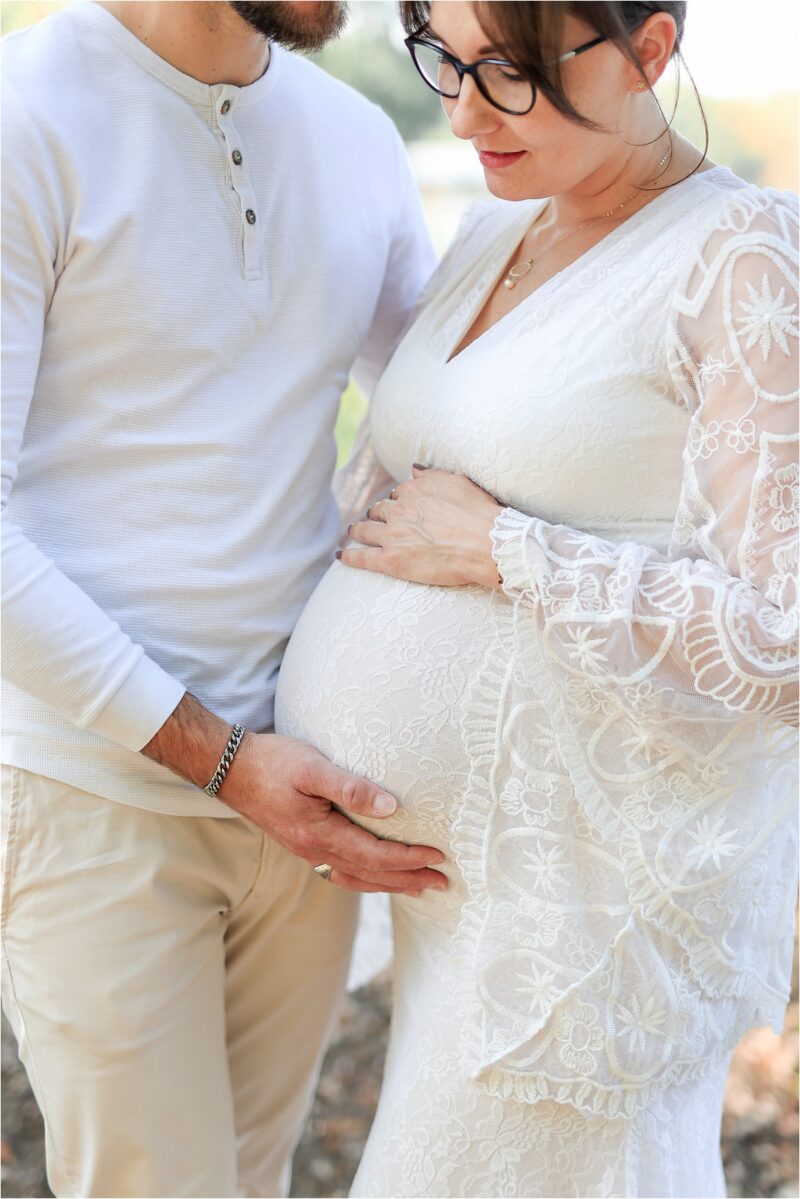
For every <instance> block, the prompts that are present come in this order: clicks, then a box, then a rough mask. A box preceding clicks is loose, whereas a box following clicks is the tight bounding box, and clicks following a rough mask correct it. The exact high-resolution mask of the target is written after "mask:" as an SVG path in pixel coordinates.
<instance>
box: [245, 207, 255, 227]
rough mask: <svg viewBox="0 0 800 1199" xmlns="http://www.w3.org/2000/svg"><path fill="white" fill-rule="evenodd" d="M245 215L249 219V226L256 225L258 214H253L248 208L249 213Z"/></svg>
mask: <svg viewBox="0 0 800 1199" xmlns="http://www.w3.org/2000/svg"><path fill="white" fill-rule="evenodd" d="M244 215H245V217H246V218H247V223H248V225H255V223H256V214H255V213H254V212H253V210H252V208H248V210H247V212H246V213H245V214H244Z"/></svg>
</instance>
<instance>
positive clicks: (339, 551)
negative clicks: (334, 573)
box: [333, 550, 342, 558]
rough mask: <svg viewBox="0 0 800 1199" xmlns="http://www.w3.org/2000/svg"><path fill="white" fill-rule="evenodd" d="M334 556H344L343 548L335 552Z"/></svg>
mask: <svg viewBox="0 0 800 1199" xmlns="http://www.w3.org/2000/svg"><path fill="white" fill-rule="evenodd" d="M333 556H334V558H341V556H342V551H341V550H337V551H336V553H335V554H334V555H333Z"/></svg>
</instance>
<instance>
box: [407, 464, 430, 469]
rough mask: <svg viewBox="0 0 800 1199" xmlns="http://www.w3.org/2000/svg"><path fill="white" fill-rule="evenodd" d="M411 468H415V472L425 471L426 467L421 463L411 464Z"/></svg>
mask: <svg viewBox="0 0 800 1199" xmlns="http://www.w3.org/2000/svg"><path fill="white" fill-rule="evenodd" d="M411 465H412V466H416V468H417V470H427V469H428V468H427V466H423V465H422V463H421V462H412V463H411Z"/></svg>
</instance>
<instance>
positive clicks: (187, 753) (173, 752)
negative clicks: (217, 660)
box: [141, 691, 231, 788]
mask: <svg viewBox="0 0 800 1199" xmlns="http://www.w3.org/2000/svg"><path fill="white" fill-rule="evenodd" d="M230 729H231V726H230V725H229V724H228V723H227V721H225V720H222V719H221V717H219V716H216V715H215V714H214V713H213V712H209V710H208V708H204V707H203V705H202V704H201V703H200V701H199V700H198V699H195V697H194V696H193V695H191V694H190V693H189V692H188V691H187V692H186V694H185V695H184V696H183V699H182V700H181V701H180V703H179V704H178V706H177V707H176V708H175V710H174V712H173V713H172V715H171V716H169V717H168V718H167V719H166V720H165V722H164V724H163V725H162V726H161V728H160V729H159V730H158V732H157V733H156V735H155V736H154V737H152V738H151V740H150V741H148V743H147V745H145V746H143V748H142V750H141V752H142V753H143V754H144V756H145V757H147V758H150V759H151V760H152V761H154V762H158V763H159V765H160V766H166V767H167V769H168V770H172V771H173V772H174V773H175V774H179V775H180V776H181V778H184V779H186V780H187V781H188V782H190V783H194V784H195V786H197V787H201V788H202V787H205V786H206V784H207V783H208V781H209V779H211V778H212V776H213V775H214V772H215V771H216V769H217V766H218V765H219V761H220V758H221V757H222V754H223V751H224V749H225V746H226V745H227V743H228V738H229V737H230Z"/></svg>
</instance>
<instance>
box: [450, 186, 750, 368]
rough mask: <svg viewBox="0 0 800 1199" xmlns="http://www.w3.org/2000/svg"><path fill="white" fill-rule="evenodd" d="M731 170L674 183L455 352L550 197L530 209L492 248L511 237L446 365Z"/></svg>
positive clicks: (497, 250) (493, 251)
mask: <svg viewBox="0 0 800 1199" xmlns="http://www.w3.org/2000/svg"><path fill="white" fill-rule="evenodd" d="M727 170H728V168H727V167H725V166H715V167H710V168H709V169H708V170H707V171H700V172H699V173H698V174H695V175H690V176H689V177H688V178H687V179H682V180H681V181H680V183H676V184H674V185H673V186H672V187H671V188H670V189H669V190H668V191H666V192H662V193H661V195H660V196H656V197H655V199H653V200H651V201H650V203H649V204H645V205H644V207H643V208H639V209H637V211H636V212H634V213H631V215H630V216H629V217H628V218H627V219H626V220H624V221H623V222H622V224H620V225H617V227H616V229H612V230H611V231H610V233H606V235H605V237H601V238H600V240H599V241H596V242H595V243H594V245H592V246H589V248H588V249H586V250H584V251H583V253H582V254H579V255H578V257H577V258H574V259H573V260H572V262H568V263H567V264H566V266H563V267H562V268H561V270H560V271H556V273H555V274H554V275H551V276H550V278H549V279H545V281H544V283H541V284H540V285H539V286H538V287H536V288H534V290H533V291H531V292H529V293H528V295H527V296H525V297H524V298H523V299H522V300H520V302H519V303H518V304H515V305H514V307H513V308H509V310H508V312H504V313H503V315H502V316H500V317H498V319H497V320H496V321H495V322H494V323H493V324H491V325H489V327H488V329H484V330H483V332H482V333H479V334H478V336H477V337H473V339H472V341H470V342H468V343H467V345H465V346H464V348H463V349H462V350H459V351H458V353H455V351H456V349H457V347H458V346H460V345H461V342H462V341H463V340H464V338H465V337H466V335H467V333H468V332H469V331H470V329H471V328H472V326H473V325H474V324H475V321H476V320H477V319H478V316H479V315H480V313H481V312H482V311H483V308H484V305H485V304H486V301H487V300H488V299H489V296H490V295H491V294H492V292H493V291H494V289H495V288H496V287H497V284H498V282H499V281H500V279H501V278H502V276H503V275H504V274H506V267H507V265H508V260H509V258H510V257H511V252H512V250H513V249H514V247H515V246H518V245H519V243H520V242H521V240H522V238H523V237H524V235H525V231H526V230H527V229H529V228H530V227H531V225H532V224H533V223H534V221H536V220H537V219H538V217H539V216H540V215H541V213H542V212H543V211H544V209H545V207H546V205H547V204H548V203H549V197H548V199H546V200H545V201H544V202H543V203H542V205H541V206H540V207H539V208H538V209H528V211H527V212H526V213H524V215H523V216H522V217H520V219H519V221H518V222H515V223H514V224H513V225H512V226H511V227H510V229H509V230H507V231H506V235H505V236H503V238H501V239H498V241H497V242H496V243H495V244H494V245H493V246H492V247H491V249H490V251H489V253H490V254H491V256H492V258H495V257H496V256H498V255H499V253H500V249H501V247H503V248H504V247H505V245H506V236H507V238H508V244H507V248H504V253H503V257H502V260H501V266H500V267H499V269H498V270H496V271H494V272H492V273H491V274H489V273H488V264H487V268H486V286H485V287H483V288H481V290H480V292H479V294H478V297H477V299H476V300H475V302H474V303H473V304H472V305H470V310H469V313H468V315H467V318H466V321H465V322H461V324H460V326H459V329H458V332H457V336H456V338H455V339H453V340H452V341H451V342H450V343H449V347H450V348H449V350H448V352H447V355H446V357H445V361H444V365H445V366H452V365H454V364H455V363H456V362H460V361H461V358H462V357H463V355H464V354H466V353H467V352H468V351H469V350H471V349H472V347H473V346H476V345H478V344H479V343H480V342H482V341H483V339H484V338H485V337H488V336H489V334H490V333H492V332H494V330H495V329H497V328H499V326H501V325H502V324H504V322H505V321H507V320H508V319H509V318H510V317H512V316H513V315H514V314H515V313H517V312H519V311H520V310H521V309H523V308H525V307H526V306H527V305H528V303H529V301H531V300H533V299H534V298H535V297H537V296H541V294H542V292H546V291H547V290H548V289H549V288H550V287H551V286H553V285H555V284H556V283H557V282H560V281H561V280H563V279H564V278H565V276H567V275H568V274H569V273H570V272H571V271H572V269H573V268H574V267H577V266H581V267H583V266H585V265H586V263H587V262H589V261H591V260H592V259H593V258H595V257H596V256H597V255H598V254H599V253H600V252H601V251H603V250H606V249H608V247H609V246H611V245H613V244H614V243H615V242H616V241H618V240H619V238H620V237H621V236H622V235H623V234H627V233H629V232H630V231H631V229H633V228H635V227H636V225H638V224H639V223H640V222H639V218H640V217H644V216H646V215H649V214H650V213H651V212H652V211H653V209H654V208H657V209H660V208H662V207H663V204H662V201H664V200H667V199H669V198H670V197H674V196H675V195H676V194H682V193H683V190H684V185H685V184H688V183H691V182H692V181H693V180H695V179H703V178H705V177H706V176H707V175H711V174H713V173H715V172H719V171H727ZM512 237H513V240H512Z"/></svg>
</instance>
